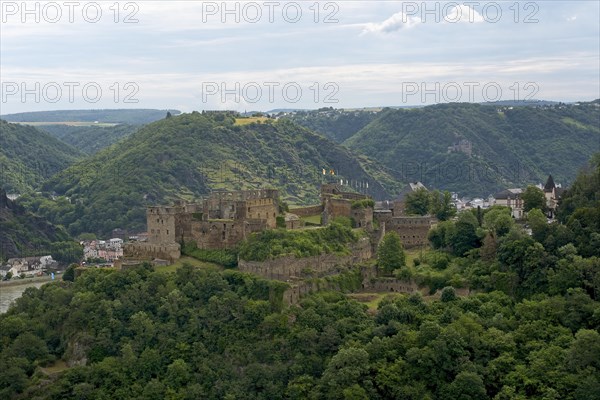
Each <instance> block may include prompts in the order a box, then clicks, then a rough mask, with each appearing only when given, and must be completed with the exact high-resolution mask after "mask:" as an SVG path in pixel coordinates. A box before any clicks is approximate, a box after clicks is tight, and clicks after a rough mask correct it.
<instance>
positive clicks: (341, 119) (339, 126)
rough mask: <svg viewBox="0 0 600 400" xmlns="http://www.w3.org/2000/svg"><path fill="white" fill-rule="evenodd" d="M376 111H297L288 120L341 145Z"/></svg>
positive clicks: (325, 109) (369, 121)
mask: <svg viewBox="0 0 600 400" xmlns="http://www.w3.org/2000/svg"><path fill="white" fill-rule="evenodd" d="M377 113H378V111H376V110H366V109H365V110H338V109H334V108H332V107H329V108H320V109H318V110H311V111H297V112H295V113H293V114H291V115H290V116H289V117H287V118H289V119H291V120H292V121H294V122H295V123H297V124H299V125H302V126H304V127H306V128H308V129H310V130H313V131H315V132H319V133H321V134H323V135H325V136H326V137H328V138H329V139H331V140H333V141H334V142H336V143H342V142H344V141H345V140H346V139H348V138H350V137H352V136H353V135H354V134H355V133H357V132H358V131H360V130H361V129H362V128H364V127H365V126H367V125H368V124H369V123H371V122H372V121H373V120H374V119H375V118H376V117H377Z"/></svg>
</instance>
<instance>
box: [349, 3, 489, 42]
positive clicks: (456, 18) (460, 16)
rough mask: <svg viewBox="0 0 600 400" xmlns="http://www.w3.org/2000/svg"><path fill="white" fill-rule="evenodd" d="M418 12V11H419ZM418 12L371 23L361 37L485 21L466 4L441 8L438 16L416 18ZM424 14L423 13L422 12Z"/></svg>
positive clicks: (366, 26)
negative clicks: (433, 26) (428, 26)
mask: <svg viewBox="0 0 600 400" xmlns="http://www.w3.org/2000/svg"><path fill="white" fill-rule="evenodd" d="M413 11H414V10H413ZM417 11H418V10H417ZM416 14H417V12H414V13H411V14H407V13H404V12H402V11H400V12H397V13H395V14H394V15H392V16H391V17H389V18H388V19H386V20H385V21H382V22H370V23H367V24H365V25H363V26H364V28H363V31H362V33H361V35H364V34H368V33H379V34H382V33H383V34H387V33H392V32H397V31H399V30H401V29H410V28H414V27H415V26H417V25H420V24H425V23H432V24H433V23H459V22H460V23H480V22H483V21H484V18H483V16H482V15H481V14H480V13H479V12H477V11H476V10H475V9H473V8H471V7H469V6H466V5H464V4H460V5H456V6H452V7H450V8H448V9H446V7H443V8H440V9H439V13H437V14H438V15H433V16H432V15H429V14H428V15H429V16H426V17H425V18H423V16H422V15H421V16H416ZM421 14H422V12H421Z"/></svg>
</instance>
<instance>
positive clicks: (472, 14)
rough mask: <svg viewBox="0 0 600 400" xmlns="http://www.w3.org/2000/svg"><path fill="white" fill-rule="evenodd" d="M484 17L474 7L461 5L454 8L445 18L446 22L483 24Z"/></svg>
mask: <svg viewBox="0 0 600 400" xmlns="http://www.w3.org/2000/svg"><path fill="white" fill-rule="evenodd" d="M483 21H484V19H483V16H482V15H481V14H480V13H478V12H477V11H476V10H475V9H473V8H472V7H469V6H466V5H464V4H460V5H458V6H454V7H452V8H451V9H450V10H449V11H448V13H447V14H446V15H445V16H444V22H450V23H457V22H463V23H464V22H466V23H479V22H483Z"/></svg>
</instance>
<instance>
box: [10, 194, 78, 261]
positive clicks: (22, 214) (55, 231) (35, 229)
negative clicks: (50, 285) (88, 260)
mask: <svg viewBox="0 0 600 400" xmlns="http://www.w3.org/2000/svg"><path fill="white" fill-rule="evenodd" d="M47 254H50V255H52V256H53V258H54V259H55V260H57V261H60V262H62V263H63V264H64V263H70V262H76V261H79V259H80V258H81V257H82V256H83V248H82V247H81V246H80V245H79V243H76V242H73V241H72V239H71V237H70V236H69V235H68V233H67V232H66V231H65V229H64V228H62V227H60V226H55V225H53V224H51V223H50V222H48V221H47V220H45V219H44V218H42V217H39V216H37V215H34V214H32V213H31V212H29V211H27V210H26V209H25V208H24V207H23V206H20V205H18V204H16V203H15V202H14V201H11V200H9V199H8V198H7V197H6V192H5V191H4V190H3V189H2V188H0V263H1V262H2V261H5V260H6V259H8V258H12V257H26V256H40V255H47Z"/></svg>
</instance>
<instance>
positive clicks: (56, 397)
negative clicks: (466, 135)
mask: <svg viewBox="0 0 600 400" xmlns="http://www.w3.org/2000/svg"><path fill="white" fill-rule="evenodd" d="M592 165H593V169H590V170H588V171H587V172H586V173H583V174H581V175H580V176H579V177H578V178H577V180H576V182H575V183H574V185H573V186H572V188H571V189H570V190H569V191H567V192H566V193H565V197H564V200H565V201H566V202H567V204H568V205H569V206H568V208H567V209H564V211H565V212H564V213H563V214H562V215H561V220H562V221H564V222H565V223H564V224H560V223H551V224H548V223H547V220H546V217H545V215H544V214H543V213H542V211H540V210H538V209H534V210H532V211H530V214H529V216H528V218H529V220H528V222H529V224H530V226H531V232H530V233H527V232H525V231H524V230H523V229H522V228H521V227H520V226H518V225H517V224H515V223H514V221H513V219H512V218H511V217H510V211H509V210H508V209H507V208H505V207H492V208H489V209H487V210H485V211H482V210H481V209H479V210H477V211H476V210H473V211H472V212H471V211H465V212H462V213H461V214H460V215H459V217H458V219H457V220H456V221H454V220H449V221H444V222H440V223H439V224H438V225H437V227H436V228H434V229H433V230H432V232H433V235H431V234H430V239H432V244H433V245H434V246H435V247H436V248H437V250H435V251H434V250H431V249H421V250H420V251H419V253H420V254H419V255H417V254H416V253H413V256H414V258H413V262H412V263H410V264H408V263H406V264H405V262H404V261H402V262H401V263H400V264H398V265H399V268H397V269H395V270H394V272H395V274H396V276H404V277H413V278H415V279H414V280H413V282H417V283H418V282H420V280H419V279H418V277H419V276H421V277H423V278H424V279H425V281H426V282H427V284H428V285H431V286H430V289H431V288H434V287H439V288H443V289H442V290H441V294H440V296H439V298H436V297H435V296H428V295H427V294H431V291H428V292H425V293H421V292H419V291H416V292H414V293H412V294H410V295H409V294H401V293H391V292H387V291H386V292H385V293H381V292H380V293H364V291H363V292H362V293H355V294H354V295H352V297H354V298H357V299H362V300H361V302H362V303H363V304H360V303H358V302H357V301H355V300H353V299H351V298H349V297H350V296H347V295H345V294H343V293H342V292H348V291H353V290H361V289H360V288H361V285H362V283H363V278H362V276H361V273H360V271H359V268H360V267H358V266H357V267H356V269H354V270H350V271H346V272H345V273H344V274H343V276H341V275H338V276H337V277H335V276H328V277H327V278H326V279H327V282H329V283H334V282H335V283H336V285H339V291H335V292H320V293H315V294H309V295H306V296H303V298H302V299H301V300H300V304H299V305H292V306H289V307H287V306H284V305H283V302H282V300H283V293H284V291H285V290H286V289H287V288H289V287H290V286H289V284H288V283H286V282H280V281H274V280H271V281H268V280H265V279H262V278H259V277H257V276H255V275H252V274H245V273H241V272H240V271H238V270H235V269H225V270H218V269H217V268H216V267H214V266H213V267H211V266H210V265H206V264H203V266H198V267H194V266H192V265H191V264H187V263H186V262H185V261H182V266H181V267H178V268H177V267H173V268H172V269H171V267H169V269H168V270H167V269H164V267H157V268H153V267H151V266H150V264H144V265H143V266H140V267H138V268H128V269H125V270H121V271H119V270H116V269H113V268H91V267H88V268H85V269H83V270H79V272H81V274H79V273H77V274H74V273H72V272H73V270H72V269H70V270H67V272H66V273H65V274H63V281H55V282H52V283H48V284H46V285H44V286H42V287H41V288H40V289H36V288H29V289H27V290H26V291H25V292H24V293H23V296H22V297H21V298H19V299H17V300H16V302H15V304H14V306H12V307H11V308H10V309H9V310H8V312H7V313H6V314H2V315H0V371H2V374H0V398H1V399H15V400H17V399H39V400H62V399H91V400H100V399H119V400H121V399H122V400H142V399H143V400H146V399H186V400H187V399H190V400H191V399H194V400H195V399H210V400H212V399H244V400H288V399H289V400H291V399H317V400H348V399H361V400H363V399H369V400H398V399H407V400H422V399H431V400H525V399H533V400H545V399H560V400H597V399H598V398H599V394H600V334H599V333H598V332H599V330H600V302H599V301H598V300H599V299H600V258H599V256H600V246H599V244H600V223H599V221H600V207H599V206H600V203H599V202H600V199H599V198H598V197H597V193H598V192H599V191H600V159H599V158H595V159H594V160H593V164H592ZM477 216H479V217H480V218H478V217H477ZM336 225H337V224H336ZM340 228H341V229H340ZM348 229H349V228H348ZM292 232H296V233H299V232H300V231H290V232H289V233H292ZM308 232H310V231H308ZM312 232H314V230H313V231H312ZM335 232H339V233H342V234H343V232H347V233H351V231H349V230H346V229H343V227H340V226H339V225H337V227H333V230H330V231H329V232H328V233H325V235H327V236H329V235H330V234H334V233H335ZM281 233H283V232H281ZM305 233H306V232H305ZM277 235H278V234H275V235H271V236H270V237H271V238H275V236H277ZM324 237H325V236H323V238H324ZM436 238H437V239H436ZM438 239H441V241H438ZM267 242H268V241H267ZM301 242H302V241H298V242H297V243H296V244H297V248H296V249H294V250H296V251H298V252H302V251H304V250H305V248H304V243H301ZM263 243H264V242H263ZM436 243H437V245H436ZM286 246H292V244H291V243H286ZM301 248H303V249H304V250H302V249H301ZM379 254H380V257H379V258H378V260H377V262H378V264H379V265H381V261H382V258H383V257H381V252H380V253H379ZM423 254H424V255H423ZM402 259H403V260H404V257H402ZM153 269H154V270H153ZM173 270H174V272H170V271H173ZM69 271H70V272H71V273H69ZM422 273H424V275H421V274H422ZM335 278H338V279H335ZM334 279H335V280H334ZM373 279H376V278H373ZM384 279H385V278H384ZM387 279H390V278H387ZM319 281H320V280H319V279H316V280H312V279H311V280H310V281H309V282H310V284H311V285H314V286H317V287H318V286H319V284H320V283H319ZM421 282H422V281H421ZM454 287H468V288H470V289H472V291H471V292H470V293H469V294H468V295H465V296H458V295H457V290H455V288H454ZM363 290H364V289H363ZM462 292H463V293H466V291H465V290H463V291H462ZM425 296H427V297H425ZM365 303H366V304H365Z"/></svg>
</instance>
